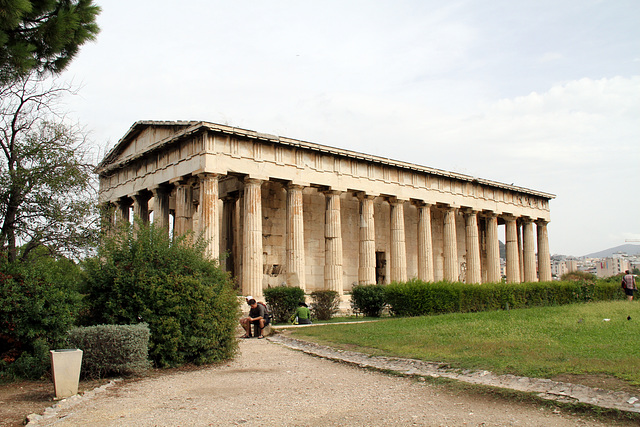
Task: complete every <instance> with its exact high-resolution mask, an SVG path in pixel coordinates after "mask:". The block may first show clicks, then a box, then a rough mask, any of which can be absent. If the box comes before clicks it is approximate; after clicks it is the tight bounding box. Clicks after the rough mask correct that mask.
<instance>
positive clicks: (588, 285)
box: [384, 278, 622, 316]
mask: <svg viewBox="0 0 640 427" xmlns="http://www.w3.org/2000/svg"><path fill="white" fill-rule="evenodd" d="M619 286H620V285H619V283H617V281H616V282H615V283H612V282H608V281H602V280H599V281H596V282H595V283H594V282H593V279H592V278H590V279H589V280H577V281H565V282H532V283H485V284H482V285H477V284H466V283H458V282H456V283H450V282H436V283H425V282H421V281H419V280H417V279H413V280H410V281H408V282H405V283H391V284H389V285H387V286H386V287H385V288H384V289H385V300H386V301H387V302H388V304H389V306H390V310H391V313H392V314H394V315H398V316H422V315H429V314H439V313H454V312H463V313H465V312H477V311H488V310H501V309H509V308H527V307H540V306H549V305H561V304H572V303H576V302H588V301H610V300H615V299H620V298H622V293H621V292H620V290H619V289H618V288H619Z"/></svg>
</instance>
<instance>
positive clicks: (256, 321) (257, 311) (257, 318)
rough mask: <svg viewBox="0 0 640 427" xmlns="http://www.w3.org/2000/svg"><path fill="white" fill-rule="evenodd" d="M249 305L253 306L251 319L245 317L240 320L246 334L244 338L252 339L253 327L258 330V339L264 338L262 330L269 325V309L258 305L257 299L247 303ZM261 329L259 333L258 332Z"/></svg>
mask: <svg viewBox="0 0 640 427" xmlns="http://www.w3.org/2000/svg"><path fill="white" fill-rule="evenodd" d="M247 304H249V305H250V306H251V309H249V317H243V318H242V319H240V324H241V325H242V327H243V328H244V331H245V334H244V335H243V336H242V338H251V325H254V326H255V328H256V334H257V335H258V338H264V336H263V335H262V330H263V329H264V327H265V326H267V324H268V320H267V316H266V314H267V309H266V307H265V306H264V304H258V303H257V302H256V300H255V299H253V298H251V299H250V300H248V301H247ZM258 329H259V331H260V332H259V333H258V332H257V331H258Z"/></svg>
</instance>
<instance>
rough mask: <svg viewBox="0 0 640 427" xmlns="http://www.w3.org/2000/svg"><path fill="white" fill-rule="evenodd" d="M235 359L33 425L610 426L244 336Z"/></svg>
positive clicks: (106, 395) (82, 403)
mask: <svg viewBox="0 0 640 427" xmlns="http://www.w3.org/2000/svg"><path fill="white" fill-rule="evenodd" d="M240 352H241V353H240V354H239V356H238V357H237V358H236V359H235V360H234V361H232V362H229V363H228V364H225V365H221V366H216V367H210V368H204V369H201V370H196V371H190V372H182V373H176V374H172V375H166V376H162V377H158V378H148V379H144V380H141V381H135V382H123V383H118V384H116V385H114V386H112V387H109V388H106V389H105V390H104V391H103V392H100V393H94V394H92V395H90V396H85V397H83V398H80V399H77V400H75V401H73V402H71V401H70V402H67V403H64V402H63V403H62V404H59V405H58V408H56V410H55V411H49V412H48V414H46V416H45V417H43V418H41V419H39V420H35V421H32V422H30V423H29V425H30V426H47V425H56V426H234V425H247V426H254V425H265V426H393V425H402V426H408V425H419V426H463V425H472V426H576V425H581V426H604V425H610V424H602V423H599V422H596V421H593V420H590V419H585V418H579V417H576V416H569V415H564V414H560V413H558V411H552V410H550V409H548V408H543V407H539V406H537V405H533V404H520V403H517V402H506V401H503V400H500V399H494V398H492V397H491V396H487V395H482V394H467V393H464V392H460V393H456V392H455V391H450V390H447V388H445V387H442V386H436V385H433V384H429V383H426V382H420V381H415V380H412V379H408V378H403V377H394V376H389V375H386V374H383V373H379V372H375V371H371V370H365V369H362V368H358V367H354V366H351V365H346V364H343V363H337V362H332V361H329V360H325V359H321V358H318V357H313V356H309V355H306V354H304V353H302V352H299V351H295V350H291V349H288V348H286V347H284V346H282V345H279V344H276V343H273V342H269V341H268V340H257V339H251V340H241V342H240Z"/></svg>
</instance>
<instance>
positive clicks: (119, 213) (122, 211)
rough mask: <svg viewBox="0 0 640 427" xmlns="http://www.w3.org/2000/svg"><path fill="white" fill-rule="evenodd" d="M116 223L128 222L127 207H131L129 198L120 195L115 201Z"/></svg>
mask: <svg viewBox="0 0 640 427" xmlns="http://www.w3.org/2000/svg"><path fill="white" fill-rule="evenodd" d="M116 205H117V209H116V224H121V223H129V208H130V207H131V198H129V197H120V198H119V199H118V201H117V202H116Z"/></svg>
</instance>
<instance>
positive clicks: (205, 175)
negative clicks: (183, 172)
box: [196, 172, 220, 179]
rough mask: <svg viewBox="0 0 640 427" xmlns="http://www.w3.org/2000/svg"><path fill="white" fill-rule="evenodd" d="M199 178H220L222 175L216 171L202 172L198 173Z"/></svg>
mask: <svg viewBox="0 0 640 427" xmlns="http://www.w3.org/2000/svg"><path fill="white" fill-rule="evenodd" d="M196 176H197V177H198V178H199V179H205V178H218V177H219V176H220V174H219V173H214V172H200V173H198V174H197V175H196Z"/></svg>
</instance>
